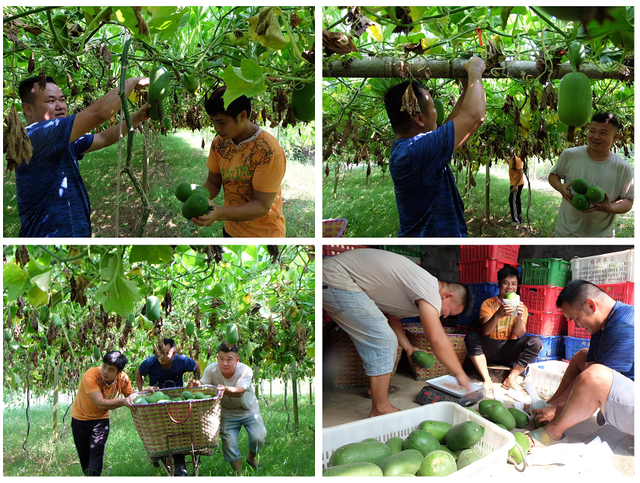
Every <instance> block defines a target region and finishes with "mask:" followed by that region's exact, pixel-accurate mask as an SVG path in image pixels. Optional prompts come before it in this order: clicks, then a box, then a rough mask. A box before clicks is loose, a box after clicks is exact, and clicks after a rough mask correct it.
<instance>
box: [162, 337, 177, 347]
mask: <svg viewBox="0 0 640 483" xmlns="http://www.w3.org/2000/svg"><path fill="white" fill-rule="evenodd" d="M162 343H163V344H164V345H168V346H169V347H175V346H176V343H175V341H174V340H173V339H169V338H166V339H162Z"/></svg>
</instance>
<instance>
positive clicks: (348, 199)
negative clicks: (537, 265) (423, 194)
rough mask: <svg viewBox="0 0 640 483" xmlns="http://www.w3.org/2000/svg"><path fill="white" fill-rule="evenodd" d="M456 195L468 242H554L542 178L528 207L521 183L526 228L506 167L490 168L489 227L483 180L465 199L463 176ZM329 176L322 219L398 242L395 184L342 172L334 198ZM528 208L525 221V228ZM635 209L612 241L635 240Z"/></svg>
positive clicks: (553, 209) (553, 202)
mask: <svg viewBox="0 0 640 483" xmlns="http://www.w3.org/2000/svg"><path fill="white" fill-rule="evenodd" d="M460 175H461V176H460V179H459V182H458V190H459V191H460V193H461V195H462V200H463V202H464V206H465V219H466V220H467V230H468V235H469V237H514V238H517V237H553V236H554V235H555V226H556V220H557V217H558V210H559V209H560V201H561V200H562V198H561V196H560V194H559V193H558V192H557V191H555V190H553V188H551V187H550V186H549V184H548V183H547V181H546V177H545V178H544V179H541V178H538V179H532V180H531V183H532V186H533V189H532V190H531V203H530V205H529V201H528V200H529V191H528V189H527V186H526V184H525V188H524V189H523V191H522V218H523V220H524V222H525V225H528V226H525V225H520V226H516V225H512V224H511V216H510V212H509V178H508V174H507V169H506V167H504V166H497V167H492V168H491V189H490V192H491V198H490V210H491V213H490V215H491V216H490V222H489V223H486V220H485V175H484V173H478V174H477V175H476V176H475V181H476V186H475V187H474V188H471V191H470V192H469V194H468V195H466V194H465V186H464V180H463V176H462V175H463V172H462V173H460ZM334 180H335V178H334V173H333V171H332V172H331V174H330V175H329V176H328V177H324V181H323V187H322V199H323V211H322V218H323V219H327V218H346V219H347V220H348V222H349V223H348V225H347V230H346V232H345V235H344V236H345V237H396V236H397V234H398V229H399V228H400V221H399V219H398V211H397V207H396V199H395V194H394V191H393V181H392V180H391V176H389V174H388V173H387V174H385V175H384V176H383V175H382V173H381V171H380V170H378V169H375V170H374V171H373V174H372V175H371V176H370V179H369V187H368V188H367V187H366V169H360V168H354V169H351V170H348V171H343V173H342V175H341V177H340V180H339V182H338V190H337V196H336V197H335V198H334V197H333V188H334ZM527 206H529V217H528V223H527ZM633 219H634V210H633V209H632V210H631V211H630V212H629V213H626V214H625V215H618V216H616V221H615V231H616V238H632V237H633V226H634V225H633Z"/></svg>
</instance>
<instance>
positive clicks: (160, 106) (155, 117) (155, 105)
mask: <svg viewBox="0 0 640 483" xmlns="http://www.w3.org/2000/svg"><path fill="white" fill-rule="evenodd" d="M149 104H151V109H149V117H150V118H151V120H152V121H159V120H160V119H162V117H163V115H164V103H163V102H162V99H150V100H149Z"/></svg>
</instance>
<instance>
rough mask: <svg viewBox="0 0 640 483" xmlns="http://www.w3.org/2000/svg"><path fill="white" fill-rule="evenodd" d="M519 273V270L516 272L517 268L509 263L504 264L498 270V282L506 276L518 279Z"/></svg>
mask: <svg viewBox="0 0 640 483" xmlns="http://www.w3.org/2000/svg"><path fill="white" fill-rule="evenodd" d="M519 275H520V272H518V269H517V268H514V267H512V266H511V265H505V266H504V267H502V268H501V269H500V270H498V283H500V282H502V281H503V280H504V279H505V278H507V277H516V279H518V277H519Z"/></svg>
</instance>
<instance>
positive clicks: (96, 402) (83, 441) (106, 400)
mask: <svg viewBox="0 0 640 483" xmlns="http://www.w3.org/2000/svg"><path fill="white" fill-rule="evenodd" d="M127 362H128V361H127V358H126V357H125V355H124V354H122V353H121V352H120V351H111V352H107V353H106V354H105V355H104V357H103V358H102V366H101V367H92V368H90V369H89V370H88V371H87V372H85V373H84V375H83V376H82V379H81V380H80V387H79V388H78V394H77V395H76V397H75V399H74V400H73V406H71V430H72V432H73V442H74V443H75V445H76V450H77V452H78V457H79V458H80V465H81V466H82V472H83V473H84V474H85V476H100V475H101V474H102V463H103V460H104V448H105V445H106V444H107V438H108V437H109V429H110V426H109V411H110V410H111V409H116V408H121V407H122V406H126V407H131V405H132V400H131V397H130V396H131V395H132V394H133V388H132V387H131V381H129V377H128V376H127V375H126V374H125V372H124V371H123V369H124V366H125V365H126V364H127ZM121 394H122V395H123V396H124V398H121V397H120V395H121Z"/></svg>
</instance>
